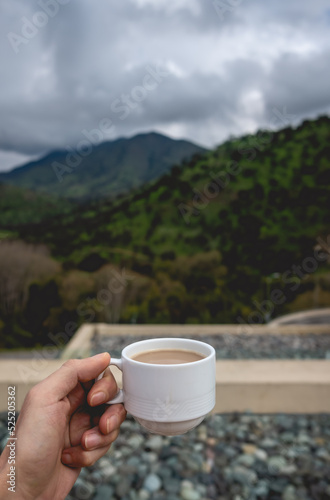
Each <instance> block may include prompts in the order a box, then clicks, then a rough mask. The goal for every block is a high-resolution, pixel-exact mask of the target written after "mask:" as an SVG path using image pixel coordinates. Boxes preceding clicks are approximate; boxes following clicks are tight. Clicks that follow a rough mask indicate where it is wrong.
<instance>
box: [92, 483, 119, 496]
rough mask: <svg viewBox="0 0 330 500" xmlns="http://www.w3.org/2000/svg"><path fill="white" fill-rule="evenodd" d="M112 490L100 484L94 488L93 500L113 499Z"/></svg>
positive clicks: (110, 487) (106, 485)
mask: <svg viewBox="0 0 330 500" xmlns="http://www.w3.org/2000/svg"><path fill="white" fill-rule="evenodd" d="M113 494H114V489H113V488H112V486H109V485H108V484H102V485H100V486H98V487H97V488H96V495H95V497H94V498H93V500H110V499H111V498H112V497H113Z"/></svg>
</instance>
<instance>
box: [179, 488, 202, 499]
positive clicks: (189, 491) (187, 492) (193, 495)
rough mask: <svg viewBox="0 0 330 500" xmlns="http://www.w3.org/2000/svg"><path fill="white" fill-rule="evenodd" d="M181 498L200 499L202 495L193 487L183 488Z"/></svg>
mask: <svg viewBox="0 0 330 500" xmlns="http://www.w3.org/2000/svg"><path fill="white" fill-rule="evenodd" d="M181 498H183V500H200V498H201V495H200V493H199V491H197V490H194V489H193V488H182V489H181Z"/></svg>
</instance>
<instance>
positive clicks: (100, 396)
mask: <svg viewBox="0 0 330 500" xmlns="http://www.w3.org/2000/svg"><path fill="white" fill-rule="evenodd" d="M106 399H107V396H106V394H105V392H103V391H100V392H97V393H96V394H94V395H93V396H92V398H91V406H96V405H100V404H101V403H105V400H106Z"/></svg>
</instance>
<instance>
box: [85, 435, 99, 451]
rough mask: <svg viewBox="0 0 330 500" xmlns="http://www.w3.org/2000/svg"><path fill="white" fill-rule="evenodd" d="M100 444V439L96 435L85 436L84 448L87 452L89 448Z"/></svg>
mask: <svg viewBox="0 0 330 500" xmlns="http://www.w3.org/2000/svg"><path fill="white" fill-rule="evenodd" d="M101 442H102V438H101V437H100V436H98V435H97V434H87V436H86V437H85V447H86V448H88V449H89V450H90V449H91V448H96V447H97V446H99V445H100V444H101Z"/></svg>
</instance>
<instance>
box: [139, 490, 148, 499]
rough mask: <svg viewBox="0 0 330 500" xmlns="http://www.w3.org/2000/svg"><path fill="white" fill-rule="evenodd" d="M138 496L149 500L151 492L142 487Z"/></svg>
mask: <svg viewBox="0 0 330 500" xmlns="http://www.w3.org/2000/svg"><path fill="white" fill-rule="evenodd" d="M138 497H139V499H140V500H149V498H150V493H149V491H147V490H145V489H143V488H142V489H141V490H139V492H138Z"/></svg>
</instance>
